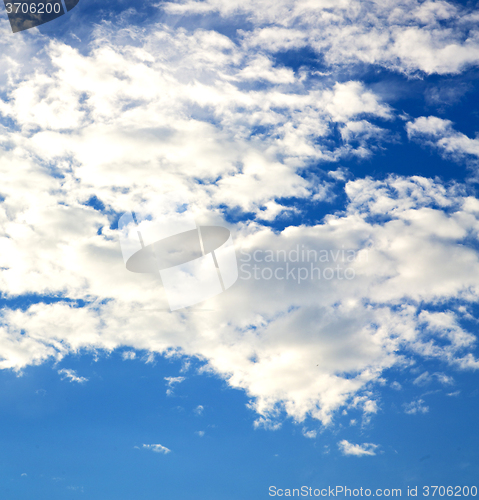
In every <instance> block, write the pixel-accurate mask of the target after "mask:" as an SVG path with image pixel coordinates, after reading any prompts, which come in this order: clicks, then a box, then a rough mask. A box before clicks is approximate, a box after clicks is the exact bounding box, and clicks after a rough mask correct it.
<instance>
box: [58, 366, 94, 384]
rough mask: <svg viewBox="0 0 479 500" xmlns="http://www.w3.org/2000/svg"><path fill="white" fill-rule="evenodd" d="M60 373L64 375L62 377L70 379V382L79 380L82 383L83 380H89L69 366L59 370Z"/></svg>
mask: <svg viewBox="0 0 479 500" xmlns="http://www.w3.org/2000/svg"><path fill="white" fill-rule="evenodd" d="M58 373H59V374H60V375H63V376H62V379H63V380H64V379H68V380H70V382H78V383H80V384H82V383H83V382H88V379H87V378H85V377H79V376H78V375H77V373H76V371H75V370H70V369H67V368H62V369H61V370H58Z"/></svg>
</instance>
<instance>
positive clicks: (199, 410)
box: [193, 405, 205, 416]
mask: <svg viewBox="0 0 479 500" xmlns="http://www.w3.org/2000/svg"><path fill="white" fill-rule="evenodd" d="M193 411H194V413H195V415H198V416H200V415H203V412H204V411H205V408H204V406H203V405H198V406H197V407H196V408H195V409H194V410H193Z"/></svg>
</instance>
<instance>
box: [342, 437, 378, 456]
mask: <svg viewBox="0 0 479 500" xmlns="http://www.w3.org/2000/svg"><path fill="white" fill-rule="evenodd" d="M338 447H339V450H340V451H341V453H342V454H343V455H352V456H355V457H364V456H373V455H376V449H377V448H378V445H377V444H373V443H364V444H353V443H350V442H349V441H347V440H346V439H343V440H342V441H340V442H339V443H338Z"/></svg>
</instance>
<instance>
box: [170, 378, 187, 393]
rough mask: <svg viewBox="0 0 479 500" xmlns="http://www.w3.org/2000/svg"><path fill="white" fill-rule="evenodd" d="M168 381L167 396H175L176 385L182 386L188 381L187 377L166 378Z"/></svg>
mask: <svg viewBox="0 0 479 500" xmlns="http://www.w3.org/2000/svg"><path fill="white" fill-rule="evenodd" d="M165 380H166V385H167V386H168V389H167V390H166V394H167V395H168V396H171V395H173V390H174V388H175V385H176V384H181V382H184V381H185V380H186V378H185V377H165Z"/></svg>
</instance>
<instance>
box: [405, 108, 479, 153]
mask: <svg viewBox="0 0 479 500" xmlns="http://www.w3.org/2000/svg"><path fill="white" fill-rule="evenodd" d="M406 130H407V133H408V137H409V138H410V139H412V140H415V141H418V142H422V143H424V144H426V145H429V146H432V147H435V148H437V149H438V150H439V151H440V152H441V153H442V154H443V155H444V156H445V157H447V158H450V159H452V160H454V161H458V162H459V161H463V160H465V159H466V160H467V159H471V158H472V159H474V160H475V162H476V163H477V158H478V157H479V139H477V138H476V139H471V138H469V137H468V136H467V135H465V134H463V133H462V132H458V131H457V130H455V129H454V127H453V123H452V122H451V121H450V120H444V119H443V118H438V117H436V116H427V117H426V116H421V117H419V118H416V119H415V120H414V121H412V122H408V123H407V124H406Z"/></svg>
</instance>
